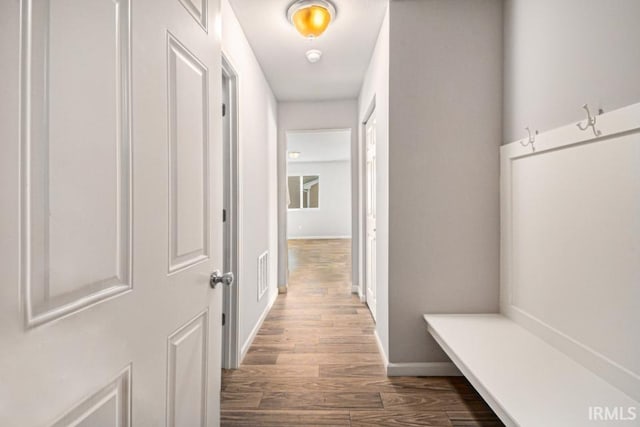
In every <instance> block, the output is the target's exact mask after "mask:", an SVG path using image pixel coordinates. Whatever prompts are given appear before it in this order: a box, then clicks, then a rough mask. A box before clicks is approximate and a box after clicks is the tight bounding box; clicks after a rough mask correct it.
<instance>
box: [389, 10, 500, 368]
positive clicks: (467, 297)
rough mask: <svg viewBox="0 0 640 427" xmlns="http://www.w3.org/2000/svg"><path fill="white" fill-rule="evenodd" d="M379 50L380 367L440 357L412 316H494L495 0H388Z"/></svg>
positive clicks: (496, 196) (496, 257)
mask: <svg viewBox="0 0 640 427" xmlns="http://www.w3.org/2000/svg"><path fill="white" fill-rule="evenodd" d="M389 50H390V61H389V64H390V80H389V361H390V362H392V363H405V362H440V361H446V360H448V359H447V358H446V356H445V354H444V353H443V352H442V350H441V349H440V347H439V346H438V344H437V343H436V342H435V341H434V340H433V339H432V338H431V337H430V336H429V334H428V333H427V330H426V327H425V324H424V321H423V319H422V314H423V313H465V312H467V313H477V312H496V311H497V310H498V286H499V218H500V212H499V153H498V147H499V144H500V140H501V131H502V127H501V111H502V109H501V103H502V2H501V1H500V0H455V1H452V0H403V1H392V2H391V3H390V49H389Z"/></svg>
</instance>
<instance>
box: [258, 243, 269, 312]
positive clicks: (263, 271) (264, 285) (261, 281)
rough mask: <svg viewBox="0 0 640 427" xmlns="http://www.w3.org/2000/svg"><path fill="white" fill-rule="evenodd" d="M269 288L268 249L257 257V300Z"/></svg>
mask: <svg viewBox="0 0 640 427" xmlns="http://www.w3.org/2000/svg"><path fill="white" fill-rule="evenodd" d="M267 289H269V251H265V252H264V253H263V254H262V255H260V256H259V257H258V301H260V300H261V299H262V297H263V296H264V294H265V292H267Z"/></svg>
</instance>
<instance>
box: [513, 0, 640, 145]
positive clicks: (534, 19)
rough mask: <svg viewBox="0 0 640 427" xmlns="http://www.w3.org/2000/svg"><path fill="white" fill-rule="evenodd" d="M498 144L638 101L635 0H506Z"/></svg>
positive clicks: (639, 32)
mask: <svg viewBox="0 0 640 427" xmlns="http://www.w3.org/2000/svg"><path fill="white" fill-rule="evenodd" d="M504 24H505V33H504V34H505V50H504V56H505V58H504V84H505V86H504V89H505V90H504V94H505V97H504V137H503V143H508V142H512V141H515V140H516V139H519V138H523V137H524V135H525V134H526V132H525V130H524V127H525V126H531V127H532V128H534V129H539V130H540V131H545V130H549V129H553V128H555V127H558V126H562V125H565V124H567V123H570V122H572V121H576V122H577V121H578V120H581V119H582V118H583V117H584V111H583V110H582V109H581V106H582V104H584V103H589V105H590V106H592V107H594V109H596V110H597V108H598V107H602V108H603V109H604V110H605V111H611V110H614V109H617V108H620V107H624V106H626V105H629V104H633V103H636V102H639V101H640V1H638V0H615V1H611V0H562V1H557V0H506V1H505V13H504Z"/></svg>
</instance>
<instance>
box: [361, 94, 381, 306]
mask: <svg viewBox="0 0 640 427" xmlns="http://www.w3.org/2000/svg"><path fill="white" fill-rule="evenodd" d="M375 111H376V97H375V95H374V96H373V98H372V99H371V102H370V103H369V106H368V107H367V109H366V110H365V113H364V118H363V119H362V122H361V123H360V138H358V160H359V173H358V177H359V180H360V188H359V197H358V202H359V205H360V212H359V213H360V221H358V228H359V233H360V235H359V239H360V240H359V243H360V245H359V251H358V270H359V271H358V272H359V287H358V296H359V297H360V301H362V302H367V283H366V281H367V277H366V274H367V272H366V270H367V265H366V262H367V200H366V197H367V175H366V164H367V147H366V144H367V122H369V119H371V116H372V115H373V113H374V112H375ZM376 150H377V144H376ZM376 179H377V178H376ZM376 264H377V263H376Z"/></svg>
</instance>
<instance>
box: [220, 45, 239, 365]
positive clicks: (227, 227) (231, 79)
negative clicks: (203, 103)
mask: <svg viewBox="0 0 640 427" xmlns="http://www.w3.org/2000/svg"><path fill="white" fill-rule="evenodd" d="M222 155H223V188H224V194H223V214H222V217H223V218H222V219H223V264H224V266H223V269H224V271H230V272H233V274H234V276H235V280H234V283H233V285H232V286H225V287H224V290H223V294H224V295H223V302H222V368H224V369H237V368H238V367H239V366H240V349H239V345H240V344H239V342H238V341H239V340H238V333H239V331H238V329H239V319H240V316H239V314H240V313H239V288H240V283H241V281H242V278H241V277H239V270H240V269H239V268H238V260H239V255H238V254H239V242H240V239H239V233H238V230H239V227H238V225H239V224H238V219H239V217H240V216H239V211H238V210H239V203H238V200H239V193H238V192H239V190H240V188H239V185H238V175H239V174H238V158H239V156H238V81H237V73H236V72H235V70H234V69H233V67H232V66H231V64H230V62H229V61H228V60H227V58H226V57H225V56H224V55H223V56H222Z"/></svg>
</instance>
